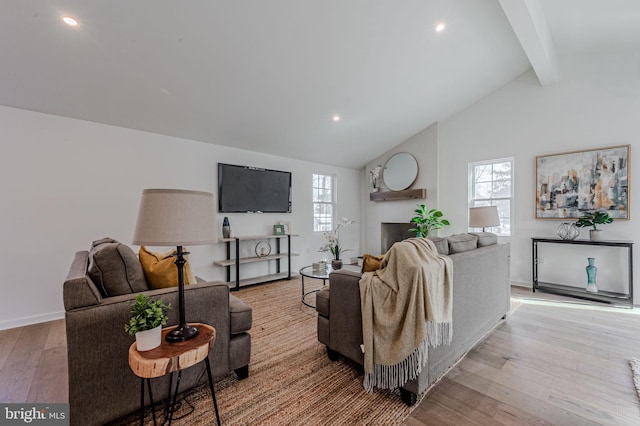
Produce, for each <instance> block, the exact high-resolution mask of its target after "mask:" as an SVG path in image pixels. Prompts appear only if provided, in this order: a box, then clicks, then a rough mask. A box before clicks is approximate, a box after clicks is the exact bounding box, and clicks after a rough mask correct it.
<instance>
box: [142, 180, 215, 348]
mask: <svg viewBox="0 0 640 426" xmlns="http://www.w3.org/2000/svg"><path fill="white" fill-rule="evenodd" d="M214 212H215V209H214V204H213V194H212V193H210V192H203V191H189V190H183V189H145V190H144V191H142V198H141V199H140V208H139V210H138V221H137V223H136V229H135V232H134V234H133V244H137V245H146V246H176V248H177V250H176V260H175V264H176V267H177V268H178V304H179V306H178V308H179V312H180V323H179V325H178V327H176V328H175V329H173V330H172V331H170V332H169V333H167V335H166V336H165V339H166V340H167V341H169V342H184V341H185V340H189V339H192V338H194V337H196V336H197V335H198V328H197V327H194V326H191V325H188V324H187V321H186V320H185V306H184V305H185V303H184V264H185V263H186V260H185V258H184V255H185V254H189V253H185V252H183V250H182V249H183V246H184V245H187V244H189V245H203V244H212V243H214V242H216V238H215V237H216V235H215V234H216V232H215V229H214V227H213V226H211V224H212V223H214V217H215V213H214Z"/></svg>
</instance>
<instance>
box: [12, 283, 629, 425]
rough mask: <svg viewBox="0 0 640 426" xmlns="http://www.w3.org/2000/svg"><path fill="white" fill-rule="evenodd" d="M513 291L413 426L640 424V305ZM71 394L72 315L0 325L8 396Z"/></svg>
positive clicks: (51, 398) (43, 398) (48, 398)
mask: <svg viewBox="0 0 640 426" xmlns="http://www.w3.org/2000/svg"><path fill="white" fill-rule="evenodd" d="M524 298H527V299H526V300H525V299H524ZM528 298H536V299H539V300H533V301H531V300H529V299H528ZM512 299H513V301H514V302H513V305H514V306H516V307H517V310H516V311H515V313H513V314H512V315H511V316H510V317H509V318H508V320H507V321H506V322H504V323H502V324H501V325H500V326H498V328H497V329H496V330H495V332H493V333H492V334H490V335H489V336H488V337H487V338H485V339H484V340H483V341H482V342H480V343H479V344H478V345H477V346H476V347H475V348H474V349H472V350H471V351H470V352H469V353H468V355H467V356H466V357H465V358H463V360H462V361H461V362H460V363H459V364H458V365H457V366H456V367H454V368H453V369H452V370H451V371H450V372H449V373H448V374H447V375H446V376H445V377H444V378H443V379H442V380H441V381H440V382H439V383H438V384H437V385H435V386H434V387H433V388H432V389H431V391H430V392H429V393H428V394H427V395H426V396H425V398H424V399H423V401H422V402H421V403H420V404H419V405H418V406H417V407H416V409H415V410H414V411H413V413H412V415H411V416H410V417H409V418H408V419H407V420H406V421H405V425H407V426H421V425H467V424H469V425H526V424H532V425H533V424H535V425H547V424H554V425H596V424H603V425H625V424H629V425H638V424H640V403H639V402H638V397H637V395H636V393H635V390H634V387H633V383H632V380H631V372H630V368H629V366H628V359H629V358H630V357H640V309H637V308H636V309H633V310H626V309H619V308H608V307H604V308H603V307H601V306H603V305H599V304H595V305H592V304H577V303H575V302H576V300H575V299H572V298H563V297H559V296H554V295H546V294H544V293H535V294H531V292H530V291H529V290H523V289H520V288H517V287H513V288H512ZM523 300H524V301H523ZM562 302H568V303H562ZM67 401H68V390H67V360H66V347H65V330H64V321H62V320H59V321H52V322H48V323H42V324H36V325H31V326H27V327H20V328H15V329H11V330H5V331H0V402H49V403H56V402H67Z"/></svg>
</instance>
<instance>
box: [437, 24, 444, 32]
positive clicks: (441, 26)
mask: <svg viewBox="0 0 640 426" xmlns="http://www.w3.org/2000/svg"><path fill="white" fill-rule="evenodd" d="M442 30H444V24H443V23H442V22H440V23H439V24H438V25H436V31H437V32H440V31H442Z"/></svg>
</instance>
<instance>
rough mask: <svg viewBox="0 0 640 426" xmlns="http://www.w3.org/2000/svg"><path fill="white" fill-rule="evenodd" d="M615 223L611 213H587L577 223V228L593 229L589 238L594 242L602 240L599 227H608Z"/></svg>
mask: <svg viewBox="0 0 640 426" xmlns="http://www.w3.org/2000/svg"><path fill="white" fill-rule="evenodd" d="M611 222H613V218H612V217H610V216H609V213H607V212H604V211H594V212H589V213H585V214H584V215H582V217H580V218H579V219H578V220H577V221H576V226H577V227H578V228H587V227H593V229H591V230H589V238H590V239H591V240H592V241H596V240H600V239H601V236H600V232H601V230H600V229H598V225H606V224H609V223H611Z"/></svg>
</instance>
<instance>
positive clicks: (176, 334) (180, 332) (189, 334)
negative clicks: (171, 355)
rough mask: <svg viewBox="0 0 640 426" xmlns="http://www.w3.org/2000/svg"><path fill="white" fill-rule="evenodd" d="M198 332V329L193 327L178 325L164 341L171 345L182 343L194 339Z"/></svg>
mask: <svg viewBox="0 0 640 426" xmlns="http://www.w3.org/2000/svg"><path fill="white" fill-rule="evenodd" d="M198 331H199V330H198V327H194V326H192V325H188V324H184V325H180V326H178V327H177V328H174V329H173V330H171V331H170V332H168V333H167V335H166V336H165V340H166V341H167V342H172V343H175V342H184V341H186V340H189V339H193V338H194V337H196V336H197V335H198Z"/></svg>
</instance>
